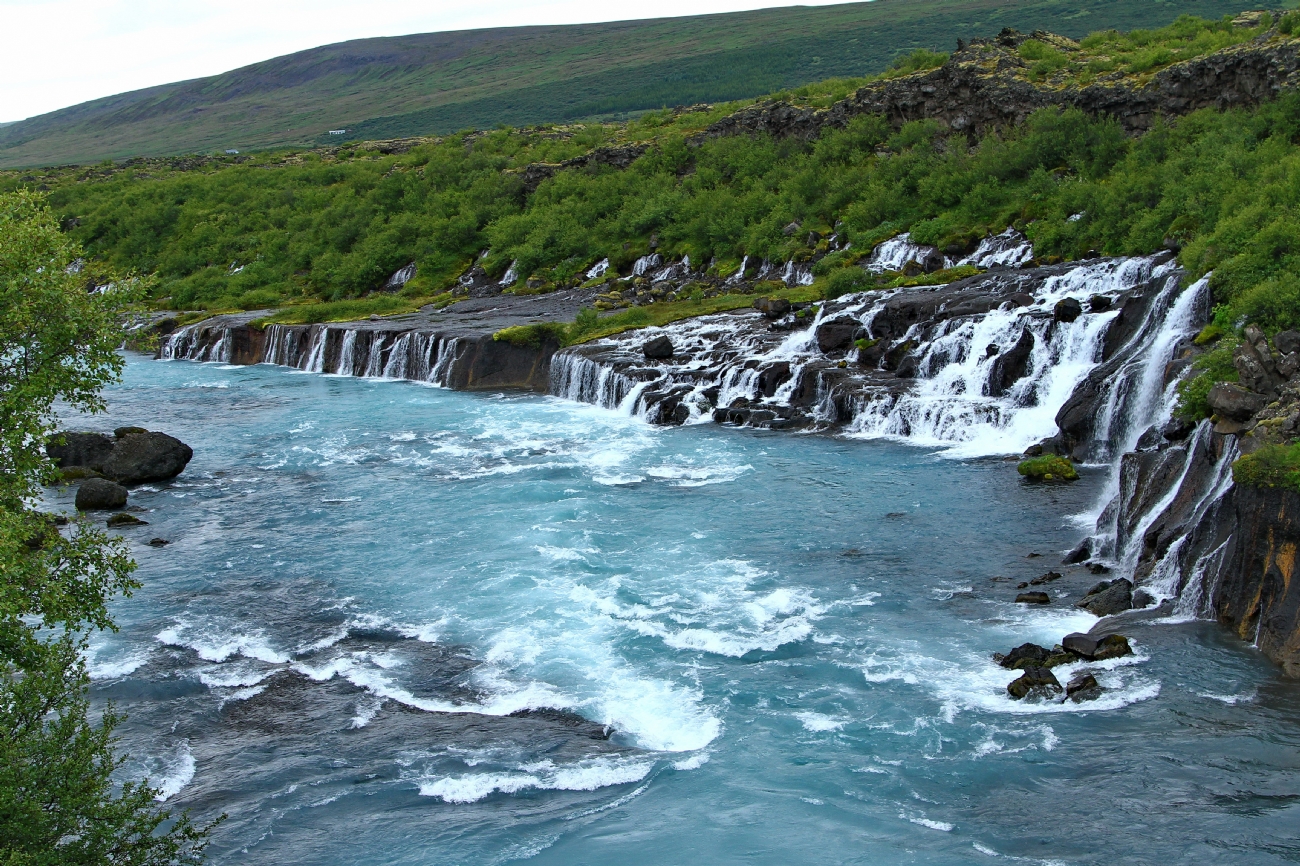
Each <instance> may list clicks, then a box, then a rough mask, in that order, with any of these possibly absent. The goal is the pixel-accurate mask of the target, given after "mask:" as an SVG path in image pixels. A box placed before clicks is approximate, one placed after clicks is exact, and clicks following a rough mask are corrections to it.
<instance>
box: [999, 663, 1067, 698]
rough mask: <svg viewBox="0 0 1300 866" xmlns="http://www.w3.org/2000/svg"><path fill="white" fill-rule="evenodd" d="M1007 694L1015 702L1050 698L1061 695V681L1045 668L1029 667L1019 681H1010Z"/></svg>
mask: <svg viewBox="0 0 1300 866" xmlns="http://www.w3.org/2000/svg"><path fill="white" fill-rule="evenodd" d="M1007 693H1008V694H1010V695H1011V697H1013V698H1015V699H1016V700H1018V701H1019V700H1023V699H1025V698H1052V697H1055V696H1056V695H1059V694H1060V693H1061V681H1060V680H1058V679H1057V678H1056V674H1054V673H1052V672H1051V671H1050V670H1048V669H1047V668H1040V667H1030V668H1025V672H1024V673H1023V674H1021V675H1020V678H1019V679H1016V680H1012V681H1011V683H1010V684H1009V685H1008V686H1007Z"/></svg>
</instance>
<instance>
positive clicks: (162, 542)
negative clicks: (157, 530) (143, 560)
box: [149, 538, 171, 547]
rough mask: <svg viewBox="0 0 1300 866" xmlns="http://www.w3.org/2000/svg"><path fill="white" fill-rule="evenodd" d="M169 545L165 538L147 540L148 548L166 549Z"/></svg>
mask: <svg viewBox="0 0 1300 866" xmlns="http://www.w3.org/2000/svg"><path fill="white" fill-rule="evenodd" d="M169 544H171V542H170V541H168V540H167V539H165V538H151V539H149V546H150V547H166V546H167V545H169Z"/></svg>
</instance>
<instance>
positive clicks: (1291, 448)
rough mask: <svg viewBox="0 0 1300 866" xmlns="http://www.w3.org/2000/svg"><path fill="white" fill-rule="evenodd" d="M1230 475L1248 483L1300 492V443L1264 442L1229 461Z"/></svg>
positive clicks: (1240, 482)
mask: <svg viewBox="0 0 1300 866" xmlns="http://www.w3.org/2000/svg"><path fill="white" fill-rule="evenodd" d="M1232 478H1233V480H1234V481H1236V482H1237V483H1238V484H1245V485H1248V486H1250V487H1281V488H1284V489H1287V490H1294V491H1296V492H1297V493H1300V443H1293V444H1291V445H1264V446H1262V447H1260V448H1258V449H1257V450H1255V451H1252V452H1251V453H1249V454H1247V455H1245V456H1244V457H1241V458H1238V460H1237V462H1236V463H1233V464H1232Z"/></svg>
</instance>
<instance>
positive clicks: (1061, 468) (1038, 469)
mask: <svg viewBox="0 0 1300 866" xmlns="http://www.w3.org/2000/svg"><path fill="white" fill-rule="evenodd" d="M1016 471H1017V472H1019V473H1020V474H1021V475H1023V476H1025V477H1026V478H1028V479H1029V480H1031V481H1077V480H1078V478H1079V473H1078V472H1077V471H1076V470H1075V468H1074V464H1073V463H1071V462H1070V460H1069V458H1067V457H1058V456H1056V455H1055V454H1044V455H1042V456H1041V457H1030V458H1029V459H1028V460H1022V461H1020V465H1019V466H1017V467H1016Z"/></svg>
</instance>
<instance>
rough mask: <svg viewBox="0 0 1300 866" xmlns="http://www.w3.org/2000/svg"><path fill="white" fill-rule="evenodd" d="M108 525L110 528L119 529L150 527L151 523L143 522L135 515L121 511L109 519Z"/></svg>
mask: <svg viewBox="0 0 1300 866" xmlns="http://www.w3.org/2000/svg"><path fill="white" fill-rule="evenodd" d="M107 523H108V526H109V528H113V527H118V526H148V525H149V521H147V520H141V519H140V518H138V517H136V516H135V515H134V514H127V513H126V512H125V511H120V512H118V513H117V514H114V515H113V516H112V517H110V518H108V521H107Z"/></svg>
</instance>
